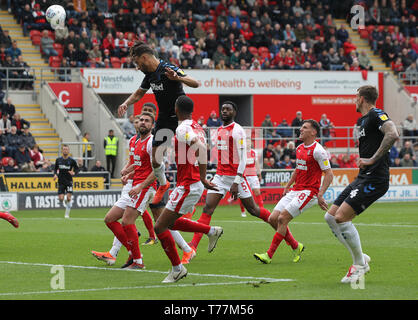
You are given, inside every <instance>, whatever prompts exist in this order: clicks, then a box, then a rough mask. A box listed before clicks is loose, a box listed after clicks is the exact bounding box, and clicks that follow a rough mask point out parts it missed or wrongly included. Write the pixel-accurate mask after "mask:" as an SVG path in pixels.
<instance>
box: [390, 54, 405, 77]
mask: <svg viewBox="0 0 418 320" xmlns="http://www.w3.org/2000/svg"><path fill="white" fill-rule="evenodd" d="M392 70H393V72H395V73H396V74H398V73H399V72H402V71H404V67H403V63H402V58H401V57H397V58H396V60H395V61H392Z"/></svg>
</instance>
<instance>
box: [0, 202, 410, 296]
mask: <svg viewBox="0 0 418 320" xmlns="http://www.w3.org/2000/svg"><path fill="white" fill-rule="evenodd" d="M266 207H267V208H268V209H270V210H271V209H272V208H273V207H272V206H266ZM106 211H107V210H106V209H86V210H72V212H71V218H70V219H69V220H66V219H64V210H42V211H41V210H39V211H37V210H32V211H21V212H16V213H14V215H15V216H16V217H17V218H18V219H19V222H20V227H19V228H18V229H14V228H13V227H12V226H10V225H9V224H8V223H7V222H6V221H3V220H0V300H6V299H13V300H20V299H41V300H46V299H52V300H56V299H59V300H61V299H77V300H78V299H86V300H87V299H123V300H126V299H150V298H152V299H156V300H170V299H176V300H178V299H186V300H187V299H197V300H203V299H206V300H207V299H211V300H217V299H219V300H283V299H333V300H348V299H412V300H415V299H417V298H418V293H417V288H418V272H417V269H416V266H417V261H418V250H417V247H418V246H417V245H418V243H417V242H418V203H416V202H415V203H413V202H410V203H390V204H389V203H379V204H374V205H372V207H370V208H369V209H368V210H367V211H366V212H364V213H363V214H362V215H360V216H359V217H357V218H356V219H355V221H354V223H355V225H356V227H357V229H358V231H359V233H360V237H361V241H362V244H363V251H364V252H365V253H367V254H368V255H369V256H370V257H371V259H372V261H371V263H370V267H371V272H370V273H369V274H367V275H366V279H365V283H364V289H357V290H355V289H353V288H352V287H351V286H350V285H344V284H341V283H340V279H341V278H342V277H343V276H344V275H345V273H346V272H347V270H348V268H349V266H350V264H351V257H350V255H349V253H348V252H347V251H346V249H345V248H344V247H343V246H342V244H340V243H339V242H338V240H337V239H336V238H335V237H334V236H333V234H332V233H331V231H330V229H329V228H328V225H327V224H326V223H325V221H324V219H323V215H324V212H323V211H321V210H320V209H319V207H317V206H316V207H314V208H312V209H310V210H308V211H306V212H305V213H303V214H302V215H301V216H300V217H298V218H296V219H295V220H294V221H293V222H291V224H290V229H291V231H292V233H293V235H294V237H295V238H296V240H298V241H300V242H302V243H304V245H305V246H306V250H305V252H304V253H303V254H302V259H301V261H300V262H298V263H293V262H292V258H293V255H292V251H291V249H290V247H288V246H287V245H286V244H285V243H284V242H282V244H281V245H280V247H279V248H278V250H277V252H276V255H275V256H274V257H273V261H272V263H271V264H269V265H264V264H261V263H260V262H259V261H256V260H255V259H254V257H253V254H254V253H255V252H257V253H262V252H266V251H267V249H268V247H269V245H270V242H271V239H272V237H273V234H274V231H273V229H272V228H271V227H270V226H268V225H267V224H266V223H264V222H262V221H261V220H258V219H256V218H254V217H251V216H249V215H248V217H246V218H242V217H241V216H240V210H239V207H238V206H225V207H219V208H218V209H217V210H216V211H215V213H214V216H213V219H212V223H211V224H212V225H218V226H222V227H223V228H224V234H223V236H222V237H221V238H220V240H219V242H218V245H217V248H216V249H215V250H214V251H213V252H212V253H210V254H209V253H208V252H207V238H206V237H205V236H204V237H203V238H202V241H201V243H200V246H199V250H198V254H197V256H196V258H195V259H194V260H193V261H192V262H191V263H190V264H189V265H187V269H188V271H189V274H188V276H187V277H186V278H184V279H183V280H181V281H179V282H178V283H175V284H169V285H167V284H162V283H161V281H162V280H163V279H164V278H165V276H166V274H167V272H168V270H169V269H170V263H169V260H168V258H167V257H166V255H165V254H164V252H163V251H162V249H161V246H160V244H158V245H152V246H144V245H141V246H140V249H141V252H142V253H143V255H144V263H145V265H146V270H141V271H127V270H122V269H120V266H121V265H122V264H123V263H124V262H125V260H126V258H127V252H126V250H125V249H124V248H122V250H121V252H120V254H119V257H118V259H117V262H116V264H115V265H114V266H112V267H109V266H107V265H105V264H104V263H103V262H100V261H98V260H96V259H95V258H94V257H93V256H92V255H91V254H90V251H91V250H96V251H107V250H109V249H110V247H111V245H112V241H113V234H111V232H110V231H109V230H108V229H107V227H106V226H105V225H104V223H103V217H104V215H105V213H106ZM201 211H202V210H201V208H198V210H197V212H196V213H195V216H194V217H193V218H194V219H198V217H199V216H200V213H201ZM137 226H138V229H139V230H140V231H141V233H142V236H141V238H140V243H141V244H142V243H143V242H144V241H145V240H146V239H147V238H148V234H147V230H146V229H145V227H144V225H143V222H142V219H141V218H139V219H138V221H137ZM183 236H184V238H185V239H186V240H187V241H189V240H190V239H191V238H192V234H187V233H183ZM179 253H180V255H181V252H180V251H179ZM57 265H60V266H63V268H59V269H58V271H57V270H56V268H53V267H54V266H57ZM51 272H52V273H51ZM58 276H61V278H60V279H61V282H57V277H58ZM59 283H61V284H62V285H63V287H58V288H57V286H56V285H57V284H59Z"/></svg>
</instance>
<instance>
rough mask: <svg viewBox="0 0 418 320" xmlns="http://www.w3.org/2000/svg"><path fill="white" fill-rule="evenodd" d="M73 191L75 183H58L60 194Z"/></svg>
mask: <svg viewBox="0 0 418 320" xmlns="http://www.w3.org/2000/svg"><path fill="white" fill-rule="evenodd" d="M66 193H71V194H72V193H73V184H72V183H69V184H68V183H65V184H64V183H58V194H66Z"/></svg>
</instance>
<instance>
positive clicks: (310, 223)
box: [19, 217, 418, 228]
mask: <svg viewBox="0 0 418 320" xmlns="http://www.w3.org/2000/svg"><path fill="white" fill-rule="evenodd" d="M19 220H23V221H24V220H35V221H36V220H39V221H42V220H53V221H63V222H64V221H65V223H68V222H71V220H73V221H103V219H100V218H70V219H64V218H47V217H44V218H43V217H39V218H20V219H19ZM223 222H225V223H265V222H264V221H257V220H255V221H254V220H247V221H242V220H216V219H213V220H212V224H213V223H223ZM292 224H302V225H303V224H305V225H321V226H322V225H326V222H302V221H292ZM354 224H355V225H356V226H363V227H386V228H397V227H399V228H418V225H416V224H386V223H362V222H359V223H356V222H354Z"/></svg>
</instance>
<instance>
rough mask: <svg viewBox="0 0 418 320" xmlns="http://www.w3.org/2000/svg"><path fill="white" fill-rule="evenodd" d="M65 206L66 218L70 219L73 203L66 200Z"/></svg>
mask: <svg viewBox="0 0 418 320" xmlns="http://www.w3.org/2000/svg"><path fill="white" fill-rule="evenodd" d="M64 206H65V218H69V217H70V211H71V201H66V200H64Z"/></svg>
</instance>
